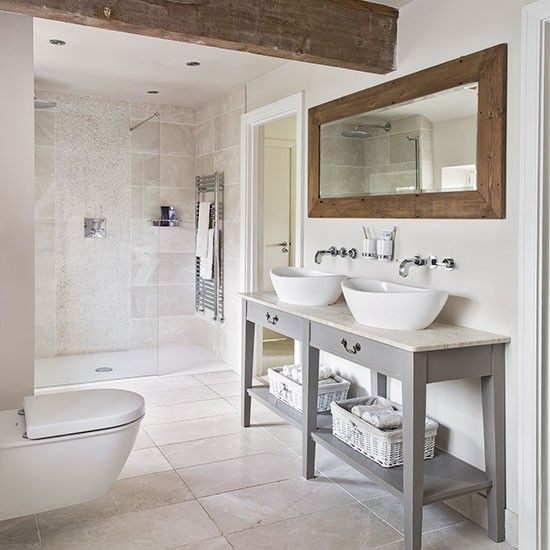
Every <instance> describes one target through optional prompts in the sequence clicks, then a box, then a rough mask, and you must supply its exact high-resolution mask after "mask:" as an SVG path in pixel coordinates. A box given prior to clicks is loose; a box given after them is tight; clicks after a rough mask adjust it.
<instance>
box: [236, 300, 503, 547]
mask: <svg viewBox="0 0 550 550" xmlns="http://www.w3.org/2000/svg"><path fill="white" fill-rule="evenodd" d="M242 298H243V310H242V311H243V319H242V328H243V342H244V346H243V358H242V385H243V388H242V424H243V426H245V427H249V426H250V407H251V400H252V399H255V400H258V401H259V402H261V403H262V404H263V405H265V406H267V407H268V408H270V409H271V410H272V411H274V412H275V413H277V414H278V415H279V416H280V417H281V418H283V419H284V420H285V421H287V422H289V423H291V424H293V425H295V426H296V427H298V428H299V429H301V430H302V438H303V447H302V462H303V475H304V477H306V478H307V479H310V478H313V477H314V472H315V446H316V445H321V446H323V447H324V448H326V449H327V450H328V451H330V452H331V453H333V454H334V455H336V456H338V457H339V458H340V459H341V460H343V461H344V462H346V463H347V464H349V465H351V466H352V467H354V468H355V469H356V470H358V471H360V472H362V473H363V474H365V475H366V476H367V477H369V478H370V479H371V480H373V481H375V482H377V483H379V484H380V485H382V486H384V487H385V488H386V489H387V490H388V491H389V492H391V493H393V494H394V495H396V496H398V497H400V498H402V500H403V506H404V520H405V522H404V525H405V529H404V530H405V549H406V550H420V549H421V545H422V507H423V506H424V505H426V504H431V503H433V502H438V501H441V500H445V499H449V498H452V497H455V496H459V495H465V494H468V493H473V492H476V491H487V508H488V518H489V536H490V538H491V539H493V540H495V541H498V542H500V541H502V540H504V507H505V434H504V413H505V410H504V345H505V344H506V343H508V342H509V338H508V337H505V336H499V335H496V334H491V333H487V332H482V331H478V330H473V329H468V328H464V327H457V326H451V325H445V324H442V323H434V324H433V325H431V326H430V327H429V328H427V329H425V330H422V331H395V330H382V329H375V328H370V327H365V326H363V325H359V324H358V323H356V322H355V321H354V320H353V318H352V316H351V314H350V312H349V310H348V308H347V306H346V304H345V303H344V302H342V301H340V302H338V303H336V304H333V305H331V306H327V307H307V306H295V305H290V304H286V303H283V302H280V301H279V300H278V298H277V296H276V295H275V294H272V293H256V294H243V295H242ZM256 326H259V327H267V328H271V329H273V330H275V331H277V332H279V333H280V334H283V335H284V336H287V337H289V338H293V339H294V340H298V341H300V342H301V343H302V357H301V363H302V368H303V373H302V376H303V402H304V411H303V413H300V412H298V411H296V410H294V409H292V408H290V407H288V406H286V405H285V404H284V403H282V402H280V401H278V400H276V399H275V398H274V397H273V396H271V395H270V394H269V391H268V388H266V387H265V386H256V387H253V385H252V380H253V368H254V346H255V329H256ZM320 351H324V352H328V353H331V354H333V355H336V356H339V357H342V358H344V359H347V360H349V361H352V362H354V363H356V364H357V365H360V366H363V367H367V368H368V369H370V371H371V382H372V386H373V393H374V392H376V393H378V394H379V395H386V388H387V378H388V377H389V378H395V379H398V380H400V381H401V384H402V402H403V453H404V465H403V466H400V467H396V468H382V467H381V466H379V465H378V464H376V463H375V462H373V461H371V460H369V459H368V458H366V457H365V456H363V455H362V454H360V453H358V452H357V451H355V450H353V449H352V448H351V447H349V446H347V445H346V444H344V443H342V442H341V441H340V440H339V439H337V438H336V437H334V436H333V435H332V431H331V416H330V414H329V413H321V414H318V413H317V388H318V373H319V352H320ZM473 377H480V378H481V384H482V398H483V426H484V446H485V471H482V470H479V469H478V468H475V467H473V466H471V465H469V464H467V463H466V462H463V461H462V460H460V459H458V458H456V457H454V456H452V455H450V454H447V453H445V452H443V451H439V450H436V456H435V457H434V458H433V459H431V460H426V461H424V420H425V416H426V386H427V384H431V383H434V382H442V381H445V380H457V379H461V378H473Z"/></svg>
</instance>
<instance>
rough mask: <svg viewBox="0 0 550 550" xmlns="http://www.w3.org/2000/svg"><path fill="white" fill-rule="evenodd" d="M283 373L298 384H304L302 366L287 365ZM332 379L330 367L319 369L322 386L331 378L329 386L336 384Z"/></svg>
mask: <svg viewBox="0 0 550 550" xmlns="http://www.w3.org/2000/svg"><path fill="white" fill-rule="evenodd" d="M282 373H283V374H284V375H285V376H286V377H288V378H292V380H295V381H296V382H298V384H301V383H302V367H301V366H300V365H285V366H284V367H283V370H282ZM331 377H332V369H331V368H330V367H319V384H321V381H324V380H328V379H329V378H330V380H329V381H328V383H329V384H332V383H333V382H336V380H334V379H333V378H331ZM325 383H326V382H325Z"/></svg>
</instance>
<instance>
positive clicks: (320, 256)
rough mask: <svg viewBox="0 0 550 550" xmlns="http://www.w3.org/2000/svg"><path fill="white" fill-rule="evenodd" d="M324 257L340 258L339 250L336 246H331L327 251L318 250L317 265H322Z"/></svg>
mask: <svg viewBox="0 0 550 550" xmlns="http://www.w3.org/2000/svg"><path fill="white" fill-rule="evenodd" d="M323 256H332V257H335V256H338V249H337V248H336V247H335V246H331V247H330V248H328V249H327V250H317V252H315V263H316V264H320V263H321V262H322V261H323Z"/></svg>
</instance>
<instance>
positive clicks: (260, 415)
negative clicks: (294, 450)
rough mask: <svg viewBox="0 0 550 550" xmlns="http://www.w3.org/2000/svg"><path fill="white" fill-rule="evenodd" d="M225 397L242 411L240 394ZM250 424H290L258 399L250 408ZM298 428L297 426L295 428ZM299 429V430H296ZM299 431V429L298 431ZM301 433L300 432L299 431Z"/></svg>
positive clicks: (236, 408)
mask: <svg viewBox="0 0 550 550" xmlns="http://www.w3.org/2000/svg"><path fill="white" fill-rule="evenodd" d="M224 399H225V400H226V401H227V402H228V403H229V404H230V405H231V406H233V407H234V408H235V410H237V411H238V412H240V411H241V398H240V396H229V397H224ZM250 413H251V414H250V424H251V426H266V427H267V426H281V425H285V426H287V425H288V424H287V423H286V422H284V421H283V420H282V419H281V417H280V416H277V415H276V414H275V413H274V412H272V411H271V410H269V409H268V408H267V407H264V406H263V405H262V404H261V403H259V402H258V401H254V400H252V408H251V410H250ZM294 429H295V430H296V428H294ZM296 431H297V430H296ZM297 432H298V431H297ZM298 433H299V432H298Z"/></svg>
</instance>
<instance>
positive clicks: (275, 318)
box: [265, 313, 279, 325]
mask: <svg viewBox="0 0 550 550" xmlns="http://www.w3.org/2000/svg"><path fill="white" fill-rule="evenodd" d="M265 318H266V319H267V322H268V323H269V324H270V325H276V324H277V323H278V321H279V317H277V315H275V316H274V317H273V319H272V318H271V315H270V314H269V313H266V314H265Z"/></svg>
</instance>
